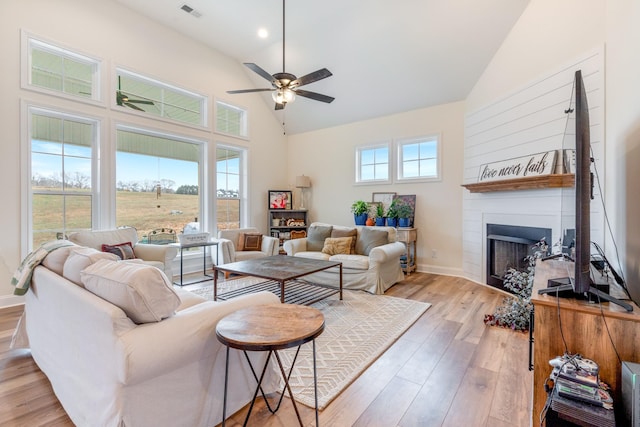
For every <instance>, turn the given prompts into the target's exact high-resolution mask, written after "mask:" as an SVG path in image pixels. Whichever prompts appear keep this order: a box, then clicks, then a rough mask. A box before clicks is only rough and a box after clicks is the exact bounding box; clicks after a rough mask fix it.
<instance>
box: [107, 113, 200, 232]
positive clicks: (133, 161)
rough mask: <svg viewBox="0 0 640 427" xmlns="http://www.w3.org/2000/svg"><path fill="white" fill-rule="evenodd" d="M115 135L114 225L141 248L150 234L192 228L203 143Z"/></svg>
mask: <svg viewBox="0 0 640 427" xmlns="http://www.w3.org/2000/svg"><path fill="white" fill-rule="evenodd" d="M116 134H117V148H116V225H117V226H132V227H135V228H136V229H137V230H138V237H139V239H140V240H141V241H143V242H145V241H146V240H147V236H148V235H149V233H150V232H152V231H153V230H159V229H162V228H170V229H173V230H175V231H176V233H180V232H182V230H183V229H184V227H185V226H186V225H187V224H189V223H191V222H197V221H198V218H200V217H201V212H200V206H201V191H200V182H201V181H202V180H201V177H200V175H201V171H202V170H203V168H202V167H201V164H202V158H203V154H202V150H203V146H204V143H203V142H201V141H192V140H187V139H185V138H180V137H177V136H174V135H168V134H157V133H153V132H149V131H145V130H141V129H134V128H129V127H125V126H119V127H118V128H117V130H116Z"/></svg>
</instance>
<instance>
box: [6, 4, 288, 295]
mask: <svg viewBox="0 0 640 427" xmlns="http://www.w3.org/2000/svg"><path fill="white" fill-rule="evenodd" d="M21 29H24V30H27V31H29V32H31V33H34V34H36V35H39V36H41V37H43V38H45V39H48V40H50V41H52V42H56V43H59V44H61V45H63V46H67V47H69V48H72V49H75V50H78V51H80V52H83V53H86V54H90V55H92V56H97V57H99V58H101V59H103V60H104V62H105V71H106V74H105V75H104V78H105V79H108V84H107V86H106V87H107V88H109V89H108V90H107V94H108V96H109V98H108V99H109V102H112V101H111V98H110V95H111V93H112V91H113V90H114V88H113V81H112V79H111V76H112V72H113V69H114V68H115V67H116V66H124V67H127V68H129V69H131V70H134V71H137V72H140V73H142V74H147V75H150V76H152V77H156V78H158V79H160V80H163V81H167V82H170V83H173V84H175V85H177V86H181V87H184V88H187V89H191V90H193V91H196V92H201V93H205V94H207V95H208V96H210V98H211V100H212V101H213V99H214V98H215V97H219V98H220V99H223V100H227V101H229V102H231V103H237V104H239V105H241V106H243V107H246V108H247V109H248V110H249V119H250V140H249V141H246V140H241V139H236V138H229V137H223V136H221V135H216V134H214V133H213V132H211V131H200V130H194V129H191V128H189V127H179V128H180V130H179V131H180V132H181V133H182V134H183V135H186V136H192V137H196V138H200V139H205V140H208V141H210V148H211V149H213V143H214V142H216V141H219V142H224V143H228V144H235V145H240V146H245V147H248V148H249V168H250V188H251V194H250V195H249V204H250V206H249V212H251V214H250V220H249V222H250V223H251V224H252V225H255V226H257V227H259V228H260V229H262V230H263V231H266V212H265V211H264V209H262V208H263V207H264V206H266V203H267V202H266V194H267V190H268V189H269V188H270V187H273V186H282V185H285V184H286V181H287V179H286V169H285V168H284V167H274V166H273V165H279V164H280V165H282V164H286V138H285V137H284V136H283V134H282V130H281V127H280V125H279V123H278V122H277V120H276V119H275V117H274V115H273V114H272V113H271V111H270V108H271V107H270V106H267V105H266V104H265V103H264V101H263V100H262V98H261V97H257V96H236V97H230V96H229V95H227V94H226V93H225V91H226V90H228V89H232V88H237V87H245V86H250V85H251V82H250V80H249V79H248V77H247V74H246V71H245V70H244V67H242V66H241V65H240V64H238V63H236V62H235V61H232V60H230V59H229V58H228V57H226V56H224V55H222V54H220V53H218V52H216V51H212V50H211V49H209V48H206V47H205V46H204V45H202V44H199V43H196V42H194V41H193V40H190V39H188V38H186V37H184V36H181V35H180V34H178V33H176V32H175V31H172V30H169V29H167V28H165V27H163V26H161V25H158V24H156V23H155V22H153V21H151V20H149V19H147V18H145V17H143V16H140V15H138V14H136V13H134V12H132V11H131V10H129V9H127V8H125V7H124V6H122V5H120V4H119V3H116V2H112V1H102V0H57V1H55V2H50V1H38V0H21V1H19V2H16V1H11V2H10V1H2V2H1V3H0V47H1V48H0V51H1V52H2V53H3V61H1V62H0V75H1V76H2V79H0V93H2V102H1V103H0V121H1V128H2V131H3V132H2V140H1V141H0V182H2V183H3V186H2V201H3V208H2V209H1V210H0V229H1V230H2V239H0V306H2V305H8V304H10V303H12V302H14V301H15V299H14V298H12V296H11V294H12V292H13V287H12V286H10V284H9V282H10V278H11V275H12V274H13V272H14V271H15V269H16V268H17V267H18V265H19V263H20V260H21V257H22V256H23V255H24V254H25V251H26V248H24V247H21V235H20V224H21V222H22V221H23V218H25V216H26V215H27V213H26V212H22V211H21V197H22V195H21V194H20V185H19V183H20V181H21V176H22V175H21V163H20V162H21V159H20V144H21V143H22V142H24V140H23V139H21V138H23V137H24V135H23V132H22V129H21V128H20V119H21V117H20V110H21V109H20V102H21V100H26V101H31V102H36V103H43V104H45V105H55V106H58V107H62V108H68V109H72V110H75V111H78V106H77V105H74V103H71V102H68V101H66V100H64V99H61V98H56V97H47V96H44V95H42V94H39V93H35V92H31V91H27V90H22V89H20V31H21ZM80 112H81V113H83V114H90V115H94V116H98V117H103V118H104V119H105V120H104V122H103V126H105V128H106V133H103V135H106V138H110V137H111V136H112V132H111V130H112V129H113V126H114V125H115V123H117V122H118V121H126V122H127V123H133V124H139V125H143V126H151V127H153V128H156V129H161V130H162V129H168V127H167V126H166V125H165V124H162V123H161V122H159V121H155V120H148V119H145V118H138V117H131V115H127V114H124V113H122V112H121V111H112V110H111V109H110V108H108V107H106V108H105V107H94V106H85V105H83V106H82V107H81V110H80ZM211 118H212V117H211ZM173 129H175V127H174V128H173ZM212 152H213V151H212ZM206 214H207V215H210V213H206Z"/></svg>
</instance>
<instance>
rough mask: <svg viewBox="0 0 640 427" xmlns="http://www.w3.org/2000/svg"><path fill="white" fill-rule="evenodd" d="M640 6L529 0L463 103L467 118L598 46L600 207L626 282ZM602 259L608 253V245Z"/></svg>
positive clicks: (637, 132)
mask: <svg viewBox="0 0 640 427" xmlns="http://www.w3.org/2000/svg"><path fill="white" fill-rule="evenodd" d="M638 22H640V5H639V4H638V2H637V0H619V1H618V0H616V1H613V2H612V1H609V2H607V1H605V0H588V1H585V0H563V1H561V2H558V1H555V0H531V3H530V4H529V6H528V8H527V9H526V10H525V12H524V13H523V14H522V16H521V17H520V20H519V21H518V23H517V24H516V25H515V26H514V28H513V30H512V31H511V33H510V35H509V36H508V37H507V39H506V40H505V42H504V43H503V45H502V46H501V48H500V49H499V50H498V52H497V53H496V55H495V57H494V58H493V60H492V61H491V63H490V64H489V66H488V67H487V69H486V71H485V73H484V74H483V76H482V77H481V78H480V79H479V81H478V82H477V84H476V86H475V87H474V89H473V90H472V92H471V93H470V95H469V97H468V98H467V102H466V110H467V112H472V111H476V110H478V109H479V108H481V107H483V106H485V105H488V104H491V103H492V102H494V100H496V99H500V98H502V97H503V96H505V95H506V94H508V93H511V92H512V91H514V90H516V89H517V88H519V87H521V86H523V85H525V84H526V83H527V82H530V81H533V80H536V79H538V78H539V77H540V76H542V75H546V74H548V73H549V72H552V71H554V70H556V69H557V68H558V67H560V66H561V65H563V64H565V63H567V61H568V60H571V59H573V58H577V57H580V56H581V55H583V54H584V53H585V52H588V51H591V50H593V49H594V48H595V47H596V46H598V45H601V44H604V46H605V58H606V59H605V105H606V112H605V114H606V115H605V117H606V119H605V159H606V160H605V161H606V167H605V168H606V171H607V179H606V188H605V200H606V209H607V212H608V216H609V220H610V222H611V225H612V229H613V230H614V236H615V240H616V242H617V244H618V247H619V249H620V255H621V258H622V259H623V263H624V259H625V253H626V273H627V276H628V277H627V279H628V281H631V280H634V281H636V282H637V281H639V280H640V200H638V197H637V188H638V182H640V172H638V166H637V165H638V164H640V103H638V101H637V95H638V93H640V83H639V82H638V76H639V75H640V52H639V50H638V48H637V43H638V40H640V30H638V28H637V23H638ZM605 250H606V252H607V254H608V256H609V258H611V259H615V254H614V253H615V248H614V247H613V245H612V244H611V242H608V244H607V245H606V248H605Z"/></svg>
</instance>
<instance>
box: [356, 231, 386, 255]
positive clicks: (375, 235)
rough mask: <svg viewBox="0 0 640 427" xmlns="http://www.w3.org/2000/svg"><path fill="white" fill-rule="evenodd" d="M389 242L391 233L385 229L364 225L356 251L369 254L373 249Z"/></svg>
mask: <svg viewBox="0 0 640 427" xmlns="http://www.w3.org/2000/svg"><path fill="white" fill-rule="evenodd" d="M387 243H389V234H388V233H387V232H386V231H385V230H376V229H375V228H369V227H362V228H361V229H360V238H359V239H358V241H357V242H356V253H358V254H361V255H367V256H369V252H371V249H373V248H375V247H376V246H382V245H386V244H387Z"/></svg>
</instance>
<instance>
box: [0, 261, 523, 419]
mask: <svg viewBox="0 0 640 427" xmlns="http://www.w3.org/2000/svg"><path fill="white" fill-rule="evenodd" d="M387 295H390V296H395V297H400V298H407V299H413V300H417V301H425V302H429V303H431V304H432V307H431V308H430V309H429V310H427V312H426V313H425V314H424V315H423V316H422V317H421V318H420V319H418V321H417V322H416V323H415V324H414V325H413V326H412V327H411V328H410V329H409V330H408V331H407V332H406V333H405V334H404V335H403V336H402V337H400V339H399V340H398V341H397V342H396V343H395V344H394V345H393V346H391V347H390V348H389V349H388V350H387V351H386V352H385V353H384V354H383V355H382V356H381V357H380V358H378V360H376V362H374V363H373V364H372V365H371V366H370V367H369V369H367V370H366V371H365V372H364V373H363V374H362V375H361V376H360V377H359V378H358V379H357V380H355V381H354V382H353V383H352V384H351V385H350V386H349V387H348V388H347V389H346V390H344V391H343V392H342V393H341V394H340V395H339V396H338V397H337V398H336V399H335V400H334V401H333V402H331V404H330V405H329V406H327V408H325V410H324V411H322V412H321V413H320V424H321V425H323V426H381V427H382V426H384V427H389V426H403V427H414V426H420V427H427V426H456V427H458V426H492V427H496V426H497V427H502V426H512V427H513V426H516V427H517V426H529V425H530V420H531V406H532V401H531V395H532V389H531V387H532V379H533V376H532V373H531V372H529V371H528V370H527V365H528V338H529V337H528V334H524V333H520V332H514V331H510V330H506V329H502V328H497V327H487V326H485V325H484V323H483V317H484V315H485V314H488V313H492V312H493V310H494V308H495V307H496V306H497V305H498V304H500V302H501V301H502V298H503V294H502V293H500V292H498V291H494V290H493V289H491V288H488V287H485V286H481V285H478V284H475V283H473V282H470V281H468V280H465V279H462V278H456V277H448V276H438V275H432V274H425V273H414V274H412V275H411V276H409V277H408V278H406V279H405V280H404V281H403V282H401V283H398V284H396V285H395V286H394V287H392V288H391V289H390V290H389V291H387ZM21 313H22V307H12V308H6V309H2V310H0V425H2V426H12V427H13V426H29V427H33V426H61V427H62V426H72V425H73V423H72V422H71V420H69V418H68V417H67V415H66V413H65V412H64V409H62V407H61V405H60V404H59V402H58V400H57V399H56V397H55V395H54V394H53V391H52V389H51V385H50V384H49V381H48V380H47V378H46V377H45V376H44V374H42V372H41V371H40V370H39V369H38V367H37V365H36V364H35V363H34V361H33V359H32V358H31V355H30V353H29V351H25V350H9V343H10V341H11V334H12V333H13V329H14V327H15V325H16V323H17V321H18V318H19V317H20V315H21ZM298 407H299V409H300V412H301V416H302V419H303V422H304V423H305V426H312V425H315V416H314V412H313V409H311V408H308V407H306V406H304V405H298ZM246 411H247V408H244V409H243V410H241V411H239V412H238V413H236V414H234V415H233V416H232V417H231V418H230V419H228V420H227V423H226V424H227V425H228V426H231V427H236V426H239V425H242V423H243V421H244V417H245V415H246ZM249 425H253V426H266V427H269V426H273V427H276V426H277V427H288V426H296V425H298V424H297V419H296V417H295V413H294V411H293V407H292V406H291V403H290V401H289V400H288V399H285V401H284V402H283V404H282V407H281V408H280V410H279V411H278V412H277V413H276V414H275V415H271V414H270V413H269V411H268V410H267V409H266V407H265V405H264V402H263V401H262V400H260V401H258V402H257V403H256V406H255V407H254V409H253V412H252V414H251V419H250V422H249ZM134 427H135V426H134Z"/></svg>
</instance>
